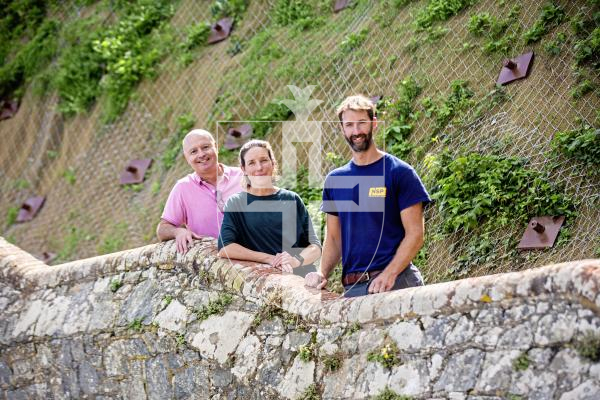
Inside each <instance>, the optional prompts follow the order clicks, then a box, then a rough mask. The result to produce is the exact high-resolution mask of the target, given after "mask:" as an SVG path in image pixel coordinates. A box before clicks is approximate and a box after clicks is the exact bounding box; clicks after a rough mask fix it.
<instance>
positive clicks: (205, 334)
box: [191, 311, 254, 364]
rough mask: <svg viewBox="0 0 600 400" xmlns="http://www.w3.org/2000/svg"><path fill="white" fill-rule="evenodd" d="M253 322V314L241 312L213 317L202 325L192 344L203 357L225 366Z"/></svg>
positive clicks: (231, 312) (230, 312)
mask: <svg viewBox="0 0 600 400" xmlns="http://www.w3.org/2000/svg"><path fill="white" fill-rule="evenodd" d="M253 320H254V316H253V315H252V314H248V313H244V312H241V311H229V312H226V313H225V314H224V315H219V316H211V317H209V318H208V319H206V320H205V321H203V322H202V323H201V324H200V328H199V332H198V333H197V334H196V335H195V336H194V339H193V341H192V343H191V344H192V346H193V347H195V348H197V349H198V350H199V351H200V354H202V356H204V357H207V358H211V359H214V360H216V361H217V362H219V363H220V364H223V363H224V362H226V361H227V359H228V357H229V354H231V353H233V352H234V351H235V349H236V348H237V346H238V344H239V343H240V341H241V339H242V338H243V337H244V336H245V335H246V331H247V330H248V329H249V328H250V325H252V322H253Z"/></svg>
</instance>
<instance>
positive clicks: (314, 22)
mask: <svg viewBox="0 0 600 400" xmlns="http://www.w3.org/2000/svg"><path fill="white" fill-rule="evenodd" d="M314 3H315V2H314V1H304V0H277V2H276V3H275V6H274V7H273V18H274V20H275V22H276V23H277V24H278V25H280V26H287V25H293V26H295V27H297V28H298V29H299V30H306V29H311V28H314V27H316V26H319V25H322V24H323V22H324V20H323V18H322V17H321V16H320V13H319V11H318V10H317V7H315V4H314Z"/></svg>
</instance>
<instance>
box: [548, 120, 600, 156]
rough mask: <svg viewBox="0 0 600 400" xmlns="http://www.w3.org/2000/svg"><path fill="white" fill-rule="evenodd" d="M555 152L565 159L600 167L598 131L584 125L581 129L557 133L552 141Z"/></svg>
mask: <svg viewBox="0 0 600 400" xmlns="http://www.w3.org/2000/svg"><path fill="white" fill-rule="evenodd" d="M552 146H553V147H554V149H555V150H557V151H559V152H561V153H563V154H564V155H566V156H567V157H571V158H574V159H576V160H580V161H583V162H585V163H588V164H591V165H600V129H598V128H593V127H591V126H589V125H584V126H582V127H581V128H578V129H574V130H570V131H562V132H557V133H556V134H555V135H554V138H553V139H552Z"/></svg>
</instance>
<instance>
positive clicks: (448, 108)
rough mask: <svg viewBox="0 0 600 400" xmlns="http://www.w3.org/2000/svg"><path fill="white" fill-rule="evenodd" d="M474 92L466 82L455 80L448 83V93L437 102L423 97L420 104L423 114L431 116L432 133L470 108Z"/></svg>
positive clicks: (438, 130) (437, 131)
mask: <svg viewBox="0 0 600 400" xmlns="http://www.w3.org/2000/svg"><path fill="white" fill-rule="evenodd" d="M474 95H475V93H474V92H473V91H472V90H471V89H470V88H469V85H468V82H466V81H462V80H455V81H453V82H452V83H451V84H450V94H449V95H448V97H447V98H446V99H440V100H439V101H438V104H436V103H434V101H433V100H432V99H431V98H430V97H426V98H425V99H423V101H422V102H421V104H422V105H423V107H424V108H425V116H426V117H429V118H433V119H434V121H435V124H434V130H433V131H434V132H433V133H434V134H437V133H439V132H440V131H441V130H442V129H443V128H445V127H446V125H448V123H449V122H450V121H452V120H453V119H454V118H455V117H457V116H458V115H460V114H462V113H463V112H465V111H466V110H468V109H469V108H471V107H472V106H473V105H474V104H475V102H474V100H473V96H474Z"/></svg>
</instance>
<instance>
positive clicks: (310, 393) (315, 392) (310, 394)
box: [297, 383, 321, 400]
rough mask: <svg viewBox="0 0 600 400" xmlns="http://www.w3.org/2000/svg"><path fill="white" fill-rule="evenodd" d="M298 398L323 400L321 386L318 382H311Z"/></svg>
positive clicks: (300, 399) (302, 399)
mask: <svg viewBox="0 0 600 400" xmlns="http://www.w3.org/2000/svg"><path fill="white" fill-rule="evenodd" d="M297 400H321V395H320V394H319V388H318V387H317V385H316V384H314V383H311V384H310V385H309V386H308V387H307V388H306V390H304V392H302V394H301V395H300V397H298V399H297Z"/></svg>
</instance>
